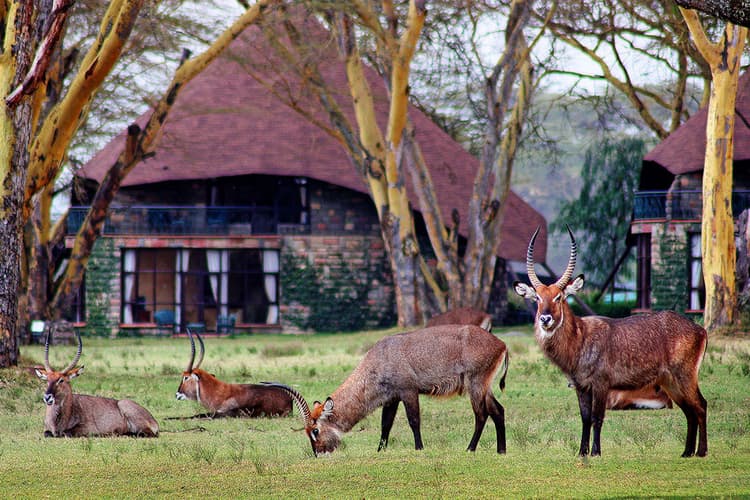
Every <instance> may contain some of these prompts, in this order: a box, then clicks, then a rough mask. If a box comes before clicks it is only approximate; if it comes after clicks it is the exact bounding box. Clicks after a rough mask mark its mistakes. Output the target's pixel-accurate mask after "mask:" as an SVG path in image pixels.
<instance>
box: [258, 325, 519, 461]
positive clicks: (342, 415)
mask: <svg viewBox="0 0 750 500" xmlns="http://www.w3.org/2000/svg"><path fill="white" fill-rule="evenodd" d="M507 369H508V350H507V348H506V347H505V344H504V343H503V341H501V340H500V339H498V338H497V337H495V336H494V335H492V334H491V333H489V332H488V331H486V330H484V329H482V328H480V327H478V326H474V325H465V326H461V325H443V326H435V327H432V328H424V329H422V330H417V331H413V332H408V333H402V334H398V335H392V336H389V337H385V338H383V339H381V340H380V341H378V342H377V343H376V344H375V345H374V346H373V347H372V348H371V349H370V350H369V351H368V352H367V353H366V354H365V356H364V358H363V359H362V361H361V362H360V363H359V365H357V367H356V368H355V369H354V371H353V372H352V373H351V374H350V375H349V377H348V378H347V379H346V380H345V381H344V383H342V384H341V385H340V386H339V387H338V389H336V390H335V391H334V392H333V394H331V396H330V397H329V398H328V399H326V401H325V403H320V402H319V401H315V402H314V403H313V407H312V409H310V408H309V406H308V404H307V402H306V401H305V399H304V398H303V397H302V396H301V395H300V394H299V392H297V391H296V390H295V389H292V388H291V387H288V386H285V385H281V384H276V383H272V384H269V385H271V386H274V387H281V388H283V389H284V390H286V391H288V392H289V394H291V395H292V397H293V399H294V402H295V403H296V404H297V407H298V408H299V411H300V414H301V416H302V419H303V421H304V424H305V432H306V433H307V436H308V437H309V439H310V444H311V445H312V450H313V453H314V454H315V455H316V456H317V455H319V454H323V453H330V452H332V451H334V450H335V449H336V448H337V447H338V446H339V444H340V442H341V436H342V435H343V434H344V433H345V432H348V431H349V430H351V429H352V427H354V425H355V424H356V423H357V422H359V421H360V420H362V419H363V418H365V417H366V416H367V415H369V414H370V413H371V412H372V411H373V410H375V409H376V408H378V407H380V406H382V407H383V414H382V420H381V434H380V444H379V445H378V451H380V450H382V449H385V448H386V446H387V445H388V436H389V434H390V431H391V427H392V426H393V420H394V418H395V417H396V411H397V410H398V404H399V402H403V403H404V407H405V409H406V418H407V420H408V422H409V426H410V427H411V430H412V433H413V434H414V448H415V449H417V450H421V449H422V448H423V444H422V435H421V432H420V415H419V395H420V394H426V395H429V396H453V395H457V394H464V393H468V395H469V399H470V400H471V406H472V409H473V410H474V435H473V436H472V438H471V442H470V443H469V447H468V450H469V451H474V450H476V447H477V444H478V443H479V438H480V436H481V435H482V430H483V429H484V425H485V423H486V421H487V417H490V418H491V419H492V421H493V422H494V423H495V429H496V433H497V452H498V453H505V410H504V409H503V407H502V405H501V404H500V403H499V402H498V401H497V400H496V399H495V397H494V396H493V394H492V387H491V385H492V381H493V380H494V379H495V378H496V377H497V376H498V374H499V376H500V389H501V390H502V389H504V387H505V375H506V373H507Z"/></svg>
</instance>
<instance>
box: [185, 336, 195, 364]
mask: <svg viewBox="0 0 750 500" xmlns="http://www.w3.org/2000/svg"><path fill="white" fill-rule="evenodd" d="M186 331H187V336H188V338H189V339H190V361H188V365H187V368H186V369H185V371H186V372H188V373H189V372H192V371H193V361H195V340H194V339H193V332H191V331H190V328H188V329H187V330H186Z"/></svg>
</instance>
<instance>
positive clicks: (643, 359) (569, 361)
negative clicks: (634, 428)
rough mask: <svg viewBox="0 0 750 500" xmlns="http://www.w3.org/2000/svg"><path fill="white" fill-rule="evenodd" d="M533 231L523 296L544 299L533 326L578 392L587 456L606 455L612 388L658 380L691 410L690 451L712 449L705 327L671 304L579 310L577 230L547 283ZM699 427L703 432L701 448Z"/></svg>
mask: <svg viewBox="0 0 750 500" xmlns="http://www.w3.org/2000/svg"><path fill="white" fill-rule="evenodd" d="M538 233H539V228H537V230H536V231H535V232H534V235H533V236H532V237H531V241H530V242H529V248H528V251H527V253H526V271H527V273H528V275H529V281H530V282H531V286H528V285H526V284H524V283H520V282H518V281H517V282H515V283H514V284H513V288H514V289H515V291H516V293H518V294H519V295H520V296H521V297H524V298H526V299H529V300H535V301H536V302H537V311H536V319H535V321H534V331H535V335H536V339H537V341H538V343H539V345H540V347H541V348H542V351H544V354H545V355H546V356H547V357H548V358H549V359H550V360H551V361H552V362H553V363H554V364H556V365H557V366H558V367H559V368H560V369H561V370H562V371H563V372H564V373H565V375H567V377H568V378H569V379H570V380H571V382H572V383H573V385H574V387H575V389H576V393H577V395H578V405H579V407H580V410H581V421H582V424H583V429H582V432H581V448H580V451H579V454H580V455H581V456H584V455H588V453H589V437H590V431H591V426H592V424H593V426H594V440H593V445H592V447H591V455H600V454H601V447H600V434H601V428H602V423H603V422H604V413H605V405H606V403H607V395H608V393H609V392H610V390H613V389H615V390H632V389H640V388H642V387H645V386H648V385H649V384H656V385H657V386H658V387H659V388H660V389H661V390H663V391H664V392H666V394H667V395H668V396H669V397H670V398H671V399H672V401H674V402H675V404H677V406H679V407H680V408H681V409H682V411H683V413H684V414H685V417H686V418H687V438H686V439H685V451H684V452H683V454H682V456H683V457H690V456H692V455H694V454H697V455H698V456H700V457H703V456H705V455H706V453H707V452H708V442H707V433H706V408H707V404H706V400H705V399H704V398H703V395H702V394H701V391H700V389H699V388H698V370H699V369H700V365H701V361H702V360H703V353H704V352H705V350H706V339H707V335H706V331H705V330H704V329H703V328H701V327H700V326H698V325H696V324H695V323H693V322H692V321H690V320H688V319H687V318H684V317H682V316H680V315H679V314H677V313H674V312H672V311H662V312H658V313H653V314H642V315H635V316H628V317H626V318H619V319H612V318H605V317H602V316H588V317H585V318H579V317H577V316H575V315H574V314H573V311H572V310H571V308H570V306H569V305H568V303H567V300H566V298H567V297H568V296H569V295H571V294H574V293H576V292H578V291H579V290H580V289H581V288H582V287H583V275H580V276H578V277H577V278H575V279H573V280H572V281H571V276H572V275H573V270H574V269H575V265H576V252H577V250H576V242H575V238H574V237H573V232H572V231H571V230H570V228H568V233H569V234H570V240H571V245H570V257H569V259H568V267H567V269H565V272H564V273H563V275H562V276H561V277H560V279H558V280H557V282H555V283H554V284H553V285H550V286H546V285H544V284H542V282H541V281H539V278H537V276H536V273H535V272H534V240H535V239H536V236H537V234H538ZM696 435H698V436H699V441H698V450H697V452H696V448H695V446H696V437H697V436H696Z"/></svg>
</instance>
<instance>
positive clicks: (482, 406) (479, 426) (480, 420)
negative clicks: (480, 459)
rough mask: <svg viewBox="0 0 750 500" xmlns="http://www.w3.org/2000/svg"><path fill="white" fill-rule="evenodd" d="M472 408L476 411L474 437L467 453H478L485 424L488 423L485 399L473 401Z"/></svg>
mask: <svg viewBox="0 0 750 500" xmlns="http://www.w3.org/2000/svg"><path fill="white" fill-rule="evenodd" d="M471 406H472V407H473V409H474V435H473V436H471V441H470V442H469V447H468V448H467V451H476V449H477V444H479V438H480V437H482V431H483V430H484V424H485V423H487V407H486V406H487V405H486V403H485V401H484V400H483V399H480V400H476V401H475V399H474V398H472V399H471Z"/></svg>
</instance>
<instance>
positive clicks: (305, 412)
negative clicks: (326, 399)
mask: <svg viewBox="0 0 750 500" xmlns="http://www.w3.org/2000/svg"><path fill="white" fill-rule="evenodd" d="M261 384H263V385H265V386H268V387H276V388H278V389H281V390H283V391H284V392H286V393H287V394H289V395H290V396H291V397H292V400H293V401H294V404H295V405H296V406H297V409H298V410H299V414H300V416H302V420H303V421H304V423H305V427H307V425H308V424H309V423H310V420H311V419H312V415H311V414H310V407H309V406H307V401H305V398H303V397H302V394H300V393H299V392H297V391H296V390H295V389H292V388H291V387H289V386H288V385H284V384H279V383H277V382H261Z"/></svg>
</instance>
